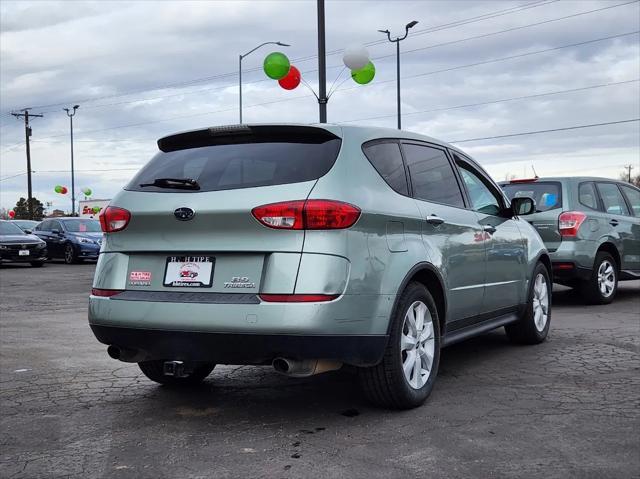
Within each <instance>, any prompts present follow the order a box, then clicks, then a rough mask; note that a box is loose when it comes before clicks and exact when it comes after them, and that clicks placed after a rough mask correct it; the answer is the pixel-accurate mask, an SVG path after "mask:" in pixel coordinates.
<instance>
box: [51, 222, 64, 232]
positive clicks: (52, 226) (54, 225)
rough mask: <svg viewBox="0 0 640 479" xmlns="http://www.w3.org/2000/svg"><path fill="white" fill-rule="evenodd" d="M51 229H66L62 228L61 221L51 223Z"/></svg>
mask: <svg viewBox="0 0 640 479" xmlns="http://www.w3.org/2000/svg"><path fill="white" fill-rule="evenodd" d="M49 229H50V230H51V231H53V230H59V231H64V229H63V228H62V225H61V224H60V222H59V221H52V222H51V224H50V228H49Z"/></svg>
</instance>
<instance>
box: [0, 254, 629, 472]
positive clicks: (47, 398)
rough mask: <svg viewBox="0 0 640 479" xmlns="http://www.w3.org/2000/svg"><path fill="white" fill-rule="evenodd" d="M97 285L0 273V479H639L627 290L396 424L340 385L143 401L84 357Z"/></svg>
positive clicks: (491, 340)
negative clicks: (90, 306)
mask: <svg viewBox="0 0 640 479" xmlns="http://www.w3.org/2000/svg"><path fill="white" fill-rule="evenodd" d="M93 270H94V266H93V265H92V264H82V265H74V266H67V265H64V264H48V265H46V266H45V267H44V268H42V269H35V268H30V267H28V266H27V267H22V266H15V267H5V268H3V269H2V270H0V288H1V293H2V294H1V295H0V338H1V339H0V381H1V390H0V400H1V402H0V408H1V410H0V412H1V428H0V434H1V439H0V477H3V478H8V477H28V478H37V477H71V478H99V477H100V478H101V477H115V478H119V477H127V478H128V477H135V478H172V477H180V478H209V477H216V478H217V477H252V478H258V477H265V478H271V477H282V478H293V477H336V478H338V477H349V478H351V479H355V478H372V477H385V478H386V477H430V478H440V477H441V478H467V477H481V478H492V477H527V478H530V477H544V478H568V477H580V478H589V477H593V478H618V477H619V478H630V477H639V476H640V432H639V431H640V374H639V372H640V354H639V353H640V281H634V282H628V283H621V285H620V291H619V297H618V299H617V300H616V302H615V303H614V304H612V305H609V306H597V307H594V306H591V307H586V306H583V305H582V304H581V302H580V299H579V298H578V297H577V296H576V295H575V294H574V293H573V292H572V291H570V290H567V289H561V290H558V291H556V292H555V294H554V308H555V309H554V312H553V323H552V327H551V332H550V336H549V339H548V341H547V342H546V343H544V344H542V345H539V346H529V347H521V346H520V347H517V346H513V345H511V344H509V342H508V341H507V339H506V337H505V335H504V333H503V331H502V330H500V331H496V332H493V333H490V334H488V335H486V336H483V337H481V338H476V339H474V340H471V341H468V342H466V343H463V344H459V345H456V346H452V347H451V348H449V349H446V350H444V352H443V355H442V360H441V370H440V376H439V378H438V382H437V384H436V387H435V390H434V392H433V394H432V396H431V398H430V400H429V401H428V402H427V404H425V406H423V407H421V408H418V409H415V410H412V411H405V412H396V411H385V410H381V409H376V408H373V407H371V406H369V405H368V404H367V403H365V402H364V401H363V399H362V397H361V396H360V393H359V391H358V388H357V385H356V384H355V377H354V375H353V372H351V371H348V370H347V371H339V372H335V373H328V374H324V375H320V376H315V377H312V378H307V379H299V380H293V379H288V378H284V377H281V376H279V375H277V374H276V373H275V372H274V371H273V370H272V369H271V368H268V367H249V366H243V367H237V366H236V367H233V366H219V367H218V368H216V369H215V370H214V372H213V374H212V375H211V376H210V377H209V378H208V380H207V381H206V383H205V384H204V385H203V386H202V387H200V388H197V389H192V390H183V391H176V390H171V389H166V388H163V387H160V386H157V385H156V384H154V383H151V382H150V381H148V380H147V379H146V378H145V377H143V376H142V374H141V373H140V372H139V370H138V368H137V366H136V365H132V364H125V363H120V362H117V361H114V360H112V359H110V358H109V357H108V356H107V354H106V347H105V346H103V345H101V344H99V343H98V342H97V341H96V340H95V339H94V337H93V335H92V333H91V331H90V329H89V327H88V325H87V314H86V310H87V296H88V291H89V288H90V285H91V279H92V276H93Z"/></svg>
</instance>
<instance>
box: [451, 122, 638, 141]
mask: <svg viewBox="0 0 640 479" xmlns="http://www.w3.org/2000/svg"><path fill="white" fill-rule="evenodd" d="M634 121H640V118H633V119H631V120H618V121H608V122H605V123H592V124H590V125H578V126H567V127H564V128H552V129H550V130H537V131H525V132H522V133H510V134H508V135H496V136H485V137H482V138H467V139H466V140H453V141H449V143H467V142H470V141H481V140H495V139H498V138H511V137H514V136H525V135H538V134H540V133H551V132H554V131H567V130H579V129H581V128H594V127H597V126H606V125H619V124H621V123H632V122H634Z"/></svg>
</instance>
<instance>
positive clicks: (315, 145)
mask: <svg viewBox="0 0 640 479" xmlns="http://www.w3.org/2000/svg"><path fill="white" fill-rule="evenodd" d="M327 133H328V132H327ZM216 141H217V142H218V143H222V144H214V145H209V146H198V147H196V148H192V147H189V146H188V145H187V146H181V148H185V149H177V150H175V151H166V152H160V153H158V154H157V155H156V156H154V157H153V159H152V160H151V161H150V162H149V163H148V164H147V165H145V166H144V167H143V168H142V170H140V172H139V173H138V174H137V175H136V176H135V177H134V178H133V180H132V181H131V182H130V183H129V185H127V187H126V188H125V189H126V190H133V191H149V192H168V193H175V192H184V193H193V192H201V191H218V190H232V189H238V188H251V187H255V186H271V185H282V184H287V183H298V182H302V181H309V180H315V179H318V178H320V177H321V176H323V175H324V174H326V173H327V172H328V171H329V170H330V169H331V167H332V166H333V164H334V163H335V161H336V158H337V156H338V152H339V150H340V139H339V138H337V137H335V136H333V135H331V134H315V135H296V134H292V135H282V134H279V135H272V136H271V135H264V134H260V135H250V136H249V137H247V138H243V140H242V141H243V142H237V141H231V142H229V144H226V143H227V142H225V141H224V140H222V141H220V140H219V139H218V140H216ZM162 178H181V179H193V180H196V181H197V183H198V185H199V187H200V188H199V189H197V190H192V189H173V188H161V187H158V186H140V185H149V184H151V183H153V182H154V181H156V180H158V179H162Z"/></svg>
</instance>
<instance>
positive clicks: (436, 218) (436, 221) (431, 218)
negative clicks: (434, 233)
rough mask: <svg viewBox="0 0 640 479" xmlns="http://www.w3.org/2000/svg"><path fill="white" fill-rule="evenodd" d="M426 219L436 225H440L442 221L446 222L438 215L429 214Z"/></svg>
mask: <svg viewBox="0 0 640 479" xmlns="http://www.w3.org/2000/svg"><path fill="white" fill-rule="evenodd" d="M425 221H426V222H427V223H429V224H430V225H434V226H440V225H441V224H442V223H444V220H443V219H442V218H440V217H439V216H436V215H431V216H427V219H426V220H425Z"/></svg>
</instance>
